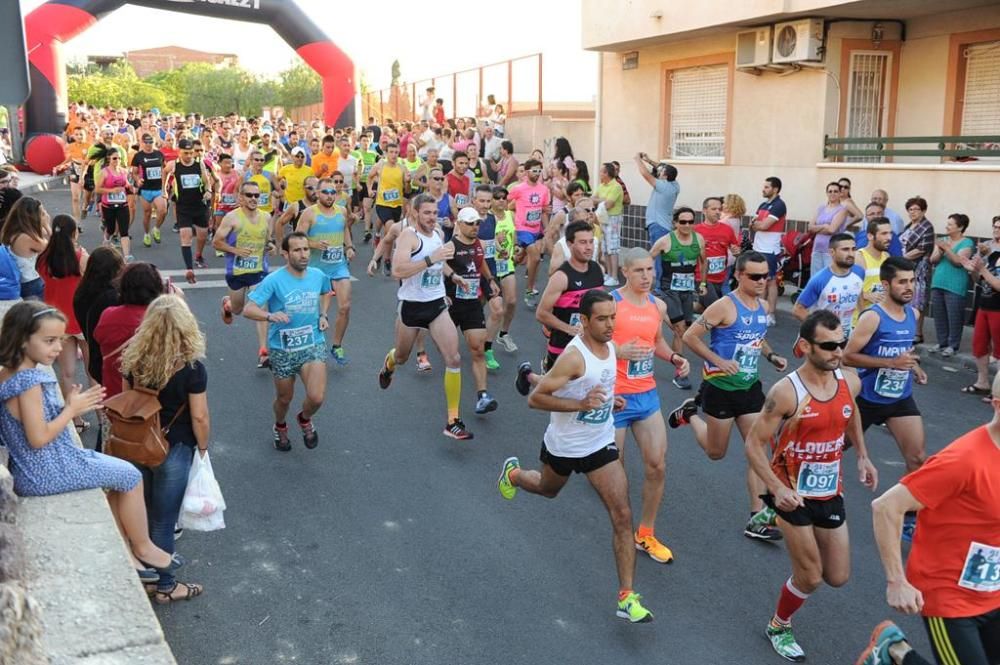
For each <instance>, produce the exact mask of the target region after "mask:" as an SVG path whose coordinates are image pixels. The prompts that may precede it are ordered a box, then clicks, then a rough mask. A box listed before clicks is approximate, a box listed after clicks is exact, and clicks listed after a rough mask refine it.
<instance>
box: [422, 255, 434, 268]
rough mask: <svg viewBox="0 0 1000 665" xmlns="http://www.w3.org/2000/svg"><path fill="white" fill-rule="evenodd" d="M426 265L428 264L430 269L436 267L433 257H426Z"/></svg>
mask: <svg viewBox="0 0 1000 665" xmlns="http://www.w3.org/2000/svg"><path fill="white" fill-rule="evenodd" d="M424 263H426V264H427V267H428V268H430V267H431V266H432V265H434V262H433V261H431V257H430V256H425V257H424Z"/></svg>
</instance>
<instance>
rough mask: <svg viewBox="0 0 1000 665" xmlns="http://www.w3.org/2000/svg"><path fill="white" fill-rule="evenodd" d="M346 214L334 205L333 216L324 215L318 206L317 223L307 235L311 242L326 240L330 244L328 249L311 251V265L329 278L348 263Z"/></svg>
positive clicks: (341, 208) (310, 228)
mask: <svg viewBox="0 0 1000 665" xmlns="http://www.w3.org/2000/svg"><path fill="white" fill-rule="evenodd" d="M345 212H346V211H345V210H344V208H343V207H341V206H339V205H334V206H333V214H332V215H324V214H323V212H322V208H320V207H319V206H316V215H315V218H314V220H315V221H313V223H312V226H310V227H309V233H308V234H307V235H308V236H309V239H310V240H325V241H327V242H328V243H329V244H330V246H329V247H327V248H326V249H311V250H309V265H311V266H312V267H313V268H318V269H320V270H322V271H323V274H325V275H327V276H330V275H332V274H334V273H335V272H336V269H337V268H339V267H340V266H342V265H343V264H344V263H345V262H346V261H347V255H346V252H345V250H344V222H345V218H344V213H345Z"/></svg>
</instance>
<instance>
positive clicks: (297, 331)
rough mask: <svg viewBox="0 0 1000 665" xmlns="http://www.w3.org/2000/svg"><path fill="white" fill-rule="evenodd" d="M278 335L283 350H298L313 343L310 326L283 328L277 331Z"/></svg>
mask: <svg viewBox="0 0 1000 665" xmlns="http://www.w3.org/2000/svg"><path fill="white" fill-rule="evenodd" d="M278 336H279V338H280V339H281V348H282V349H284V350H285V351H300V350H302V349H307V348H309V347H310V346H313V345H314V344H315V342H314V338H313V327H312V326H299V327H297V328H284V329H282V330H280V331H278Z"/></svg>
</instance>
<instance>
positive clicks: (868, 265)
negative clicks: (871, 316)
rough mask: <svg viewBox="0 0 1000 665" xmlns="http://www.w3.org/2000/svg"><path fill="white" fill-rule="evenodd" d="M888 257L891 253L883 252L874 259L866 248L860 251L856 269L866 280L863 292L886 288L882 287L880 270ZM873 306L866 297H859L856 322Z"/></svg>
mask: <svg viewBox="0 0 1000 665" xmlns="http://www.w3.org/2000/svg"><path fill="white" fill-rule="evenodd" d="M887 258H889V254H888V253H886V252H882V255H881V256H880V257H879V258H877V259H873V258H872V257H871V255H869V254H868V252H866V251H864V250H862V251H860V252H858V259H857V262H856V263H855V264H854V269H855V270H856V271H858V272H860V273H861V274H862V275H863V277H864V282H863V283H862V284H861V292H862V293H882V292H883V291H884V290H885V289H883V288H882V278H881V277H879V272H880V271H881V270H882V264H883V263H884V262H885V260H886V259H887ZM871 306H872V303H870V302H868V301H867V300H865V299H864V298H858V308H857V310H856V311H855V313H854V323H857V322H858V317H859V316H861V312H863V311H865V310H866V309H868V308H870V307H871Z"/></svg>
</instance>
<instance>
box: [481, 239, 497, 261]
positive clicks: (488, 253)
mask: <svg viewBox="0 0 1000 665" xmlns="http://www.w3.org/2000/svg"><path fill="white" fill-rule="evenodd" d="M496 253H497V248H496V241H495V240H483V257H484V258H487V259H492V258H493V257H495V256H496Z"/></svg>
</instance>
